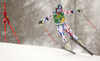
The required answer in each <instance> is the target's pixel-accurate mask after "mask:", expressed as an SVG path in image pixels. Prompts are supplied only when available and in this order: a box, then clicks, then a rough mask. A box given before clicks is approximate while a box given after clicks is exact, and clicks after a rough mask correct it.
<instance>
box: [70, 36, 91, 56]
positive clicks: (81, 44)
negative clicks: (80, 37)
mask: <svg viewBox="0 0 100 61" xmlns="http://www.w3.org/2000/svg"><path fill="white" fill-rule="evenodd" d="M70 38H71V39H72V40H73V41H74V42H75V43H77V44H78V45H79V46H81V47H82V48H83V49H84V50H85V51H87V52H88V53H89V54H90V55H93V53H92V52H91V51H89V50H88V49H87V48H86V47H85V46H84V45H83V43H80V42H81V41H80V42H79V41H77V40H75V39H74V38H73V37H70Z"/></svg>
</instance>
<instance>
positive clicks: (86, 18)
mask: <svg viewBox="0 0 100 61" xmlns="http://www.w3.org/2000/svg"><path fill="white" fill-rule="evenodd" d="M81 13H82V14H83V12H81ZM83 16H84V17H85V18H86V19H87V20H88V21H89V22H90V20H89V19H88V18H87V17H86V16H85V15H84V14H83ZM90 24H91V25H92V26H93V27H94V28H95V29H96V30H97V28H96V27H95V26H94V25H93V24H92V23H91V22H90Z"/></svg>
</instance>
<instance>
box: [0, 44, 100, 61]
mask: <svg viewBox="0 0 100 61" xmlns="http://www.w3.org/2000/svg"><path fill="white" fill-rule="evenodd" d="M0 61H100V57H99V56H90V55H89V54H82V53H79V54H78V53H77V54H71V53H69V52H67V51H65V50H62V49H57V48H50V47H41V46H28V45H17V44H9V43H0Z"/></svg>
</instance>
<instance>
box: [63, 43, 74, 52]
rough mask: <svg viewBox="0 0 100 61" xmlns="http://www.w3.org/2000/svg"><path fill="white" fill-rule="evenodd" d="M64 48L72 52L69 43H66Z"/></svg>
mask: <svg viewBox="0 0 100 61" xmlns="http://www.w3.org/2000/svg"><path fill="white" fill-rule="evenodd" d="M64 47H65V48H66V49H68V50H70V51H72V49H71V46H70V45H69V43H68V42H67V43H65V45H64Z"/></svg>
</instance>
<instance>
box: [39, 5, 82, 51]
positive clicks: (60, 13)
mask: <svg viewBox="0 0 100 61" xmlns="http://www.w3.org/2000/svg"><path fill="white" fill-rule="evenodd" d="M79 12H81V10H80V9H78V10H69V11H65V10H63V8H62V5H57V7H56V10H55V11H54V12H52V13H51V14H50V15H49V16H48V17H46V18H45V19H44V20H41V21H39V24H43V23H44V22H45V21H48V20H49V19H50V18H52V17H53V19H54V22H55V25H56V26H57V31H58V33H59V34H60V36H61V38H62V41H63V42H64V46H65V48H67V49H71V46H70V45H69V43H68V41H67V39H66V37H65V34H64V31H65V32H66V33H67V34H69V35H70V37H71V38H74V39H75V40H79V39H78V37H77V36H75V35H74V34H73V32H72V30H71V29H70V27H69V26H68V25H67V24H66V21H65V16H64V14H68V13H79Z"/></svg>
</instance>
